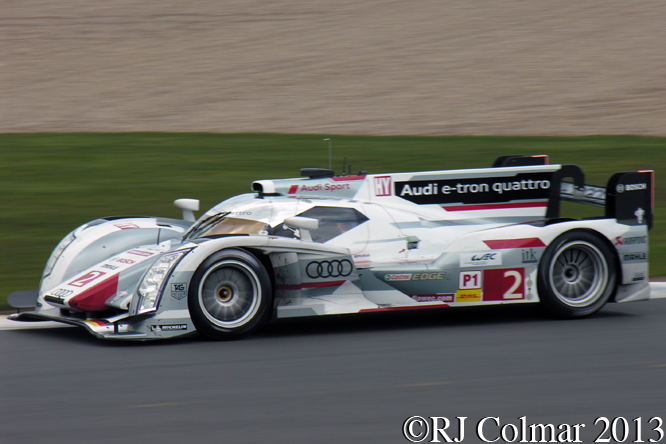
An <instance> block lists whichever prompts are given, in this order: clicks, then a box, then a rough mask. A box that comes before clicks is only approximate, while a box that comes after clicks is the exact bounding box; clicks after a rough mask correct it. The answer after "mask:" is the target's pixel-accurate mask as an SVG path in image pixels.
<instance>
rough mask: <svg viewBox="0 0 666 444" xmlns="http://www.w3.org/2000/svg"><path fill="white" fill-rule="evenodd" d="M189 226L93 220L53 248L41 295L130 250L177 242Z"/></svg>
mask: <svg viewBox="0 0 666 444" xmlns="http://www.w3.org/2000/svg"><path fill="white" fill-rule="evenodd" d="M191 225H192V223H191V222H186V221H183V220H177V219H166V218H151V217H123V218H105V219H97V220H94V221H91V222H88V223H87V224H84V225H82V226H80V227H79V228H77V229H76V230H74V231H73V232H72V233H70V235H69V236H68V237H67V238H65V239H64V240H63V242H61V244H60V245H59V246H58V247H56V249H55V250H54V251H53V253H52V254H51V257H50V258H49V261H48V262H47V266H46V268H45V269H44V274H43V276H42V281H41V283H40V288H39V290H40V298H41V297H43V292H44V291H46V290H49V289H51V288H53V287H55V286H56V285H58V284H60V283H61V282H63V281H65V280H67V279H70V278H71V277H73V276H75V275H77V274H79V273H81V272H82V271H83V270H85V269H87V268H88V267H90V266H92V265H94V264H96V263H99V262H102V261H105V260H107V259H109V258H111V257H113V256H114V255H116V254H119V253H121V252H123V251H126V250H129V249H131V248H134V247H138V246H141V245H149V244H158V243H160V242H164V241H166V240H170V239H180V238H181V237H182V236H183V234H184V233H185V232H186V231H187V229H189V227H190V226H191Z"/></svg>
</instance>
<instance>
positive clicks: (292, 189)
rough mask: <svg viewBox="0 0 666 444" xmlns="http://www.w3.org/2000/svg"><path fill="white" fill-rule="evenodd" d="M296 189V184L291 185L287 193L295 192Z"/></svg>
mask: <svg viewBox="0 0 666 444" xmlns="http://www.w3.org/2000/svg"><path fill="white" fill-rule="evenodd" d="M296 191H298V185H292V186H291V187H290V188H289V193H288V194H296Z"/></svg>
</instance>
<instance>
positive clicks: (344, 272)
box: [305, 259, 354, 279]
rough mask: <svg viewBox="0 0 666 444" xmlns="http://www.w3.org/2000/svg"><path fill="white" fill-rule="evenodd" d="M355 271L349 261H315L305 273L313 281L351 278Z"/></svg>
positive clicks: (306, 268)
mask: <svg viewBox="0 0 666 444" xmlns="http://www.w3.org/2000/svg"><path fill="white" fill-rule="evenodd" d="M353 270H354V266H353V265H352V263H351V261H349V260H347V259H342V260H337V259H336V260H332V261H313V262H310V263H309V264H308V265H307V267H305V273H307V275H308V276H309V277H310V278H312V279H317V278H329V277H341V276H349V275H350V274H351V273H352V271H353Z"/></svg>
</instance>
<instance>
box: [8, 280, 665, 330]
mask: <svg viewBox="0 0 666 444" xmlns="http://www.w3.org/2000/svg"><path fill="white" fill-rule="evenodd" d="M662 298H666V282H650V299H662ZM7 316H8V315H0V331H2V330H31V329H35V328H60V327H72V326H71V325H68V324H62V323H60V322H51V321H45V322H17V321H10V320H9V319H7Z"/></svg>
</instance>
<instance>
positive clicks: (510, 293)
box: [502, 270, 524, 299]
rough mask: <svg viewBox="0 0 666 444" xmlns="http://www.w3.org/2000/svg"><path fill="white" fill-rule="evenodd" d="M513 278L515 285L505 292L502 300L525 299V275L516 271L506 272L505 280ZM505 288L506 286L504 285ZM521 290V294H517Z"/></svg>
mask: <svg viewBox="0 0 666 444" xmlns="http://www.w3.org/2000/svg"><path fill="white" fill-rule="evenodd" d="M506 278H513V279H514V280H513V285H511V287H510V288H509V289H508V290H507V291H505V292H504V294H503V295H502V299H522V298H523V294H524V293H523V285H522V284H523V275H522V274H520V273H519V272H518V271H516V270H507V271H505V272H504V279H506ZM502 287H504V285H502ZM519 288H520V290H521V292H520V293H516V290H518V289H519Z"/></svg>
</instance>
